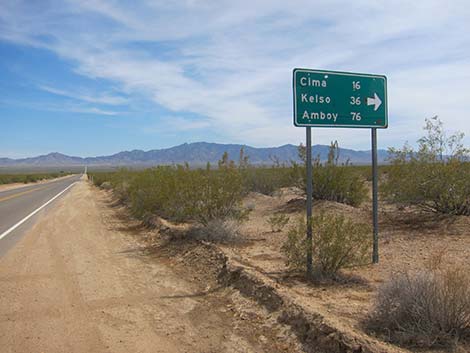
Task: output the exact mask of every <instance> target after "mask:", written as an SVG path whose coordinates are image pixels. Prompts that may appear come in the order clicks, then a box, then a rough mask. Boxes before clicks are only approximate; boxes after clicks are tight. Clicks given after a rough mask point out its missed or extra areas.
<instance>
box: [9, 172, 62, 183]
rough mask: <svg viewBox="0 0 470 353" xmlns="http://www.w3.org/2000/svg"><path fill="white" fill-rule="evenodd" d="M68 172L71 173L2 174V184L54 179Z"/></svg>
mask: <svg viewBox="0 0 470 353" xmlns="http://www.w3.org/2000/svg"><path fill="white" fill-rule="evenodd" d="M68 174H70V173H65V172H63V171H61V172H58V173H30V174H29V173H28V174H0V185H1V184H11V183H24V184H27V183H34V182H36V181H40V180H45V179H54V178H58V177H61V176H65V175H68Z"/></svg>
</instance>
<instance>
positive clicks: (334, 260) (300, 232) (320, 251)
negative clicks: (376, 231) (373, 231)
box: [282, 213, 371, 278]
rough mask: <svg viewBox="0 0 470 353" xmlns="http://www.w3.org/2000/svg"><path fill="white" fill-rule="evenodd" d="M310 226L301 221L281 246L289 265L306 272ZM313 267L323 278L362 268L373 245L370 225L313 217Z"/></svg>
mask: <svg viewBox="0 0 470 353" xmlns="http://www.w3.org/2000/svg"><path fill="white" fill-rule="evenodd" d="M306 230H307V224H306V222H305V219H304V218H300V219H299V220H298V221H297V223H296V224H295V225H294V226H293V227H291V229H290V230H289V232H288V234H287V240H286V241H285V243H284V244H283V246H282V252H283V253H284V255H285V256H286V264H287V266H288V267H289V268H290V269H293V270H304V269H305V266H306V265H305V264H306V257H307V242H306ZM312 234H313V247H312V254H313V266H314V270H315V273H316V274H317V275H318V276H321V277H333V278H334V277H335V276H336V275H337V274H338V272H339V271H340V270H341V269H342V268H346V267H352V266H357V265H362V264H364V263H365V262H366V261H367V259H366V258H367V254H368V252H369V249H370V246H371V237H370V229H369V226H368V225H366V224H362V223H355V222H353V221H351V220H350V219H347V218H345V217H344V216H342V215H339V216H335V215H325V214H324V213H320V214H318V215H315V216H313V217H312Z"/></svg>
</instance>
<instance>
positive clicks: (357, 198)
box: [292, 142, 367, 206]
mask: <svg viewBox="0 0 470 353" xmlns="http://www.w3.org/2000/svg"><path fill="white" fill-rule="evenodd" d="M299 157H300V159H301V160H303V161H304V163H303V164H302V165H299V164H296V163H294V164H293V166H292V174H293V179H295V180H297V186H298V187H299V188H301V189H302V190H305V189H306V187H305V186H306V183H307V177H306V174H307V173H306V168H305V165H306V148H305V147H304V146H302V145H301V146H300V147H299ZM338 160H339V147H338V143H337V142H334V143H332V144H331V146H330V152H329V155H328V160H327V161H326V163H323V164H322V163H321V162H320V157H319V156H318V157H316V158H315V159H314V160H313V170H312V179H313V180H312V185H313V198H314V199H317V200H329V201H336V202H341V203H345V204H348V205H351V206H359V205H360V204H361V203H362V202H363V201H364V200H365V199H366V198H367V189H366V186H365V184H364V180H365V179H364V178H363V176H362V175H363V173H364V172H363V170H362V169H358V168H355V167H352V166H351V165H349V162H346V163H344V164H342V165H340V164H339V162H338Z"/></svg>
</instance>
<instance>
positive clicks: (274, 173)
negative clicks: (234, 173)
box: [242, 166, 294, 195]
mask: <svg viewBox="0 0 470 353" xmlns="http://www.w3.org/2000/svg"><path fill="white" fill-rule="evenodd" d="M242 176H243V183H244V186H245V189H246V190H247V191H254V192H259V193H261V194H264V195H272V194H273V193H274V192H275V191H276V190H279V189H280V188H283V187H288V186H293V185H294V182H293V179H292V171H291V168H288V167H282V166H278V167H251V166H250V167H247V168H245V169H243V170H242Z"/></svg>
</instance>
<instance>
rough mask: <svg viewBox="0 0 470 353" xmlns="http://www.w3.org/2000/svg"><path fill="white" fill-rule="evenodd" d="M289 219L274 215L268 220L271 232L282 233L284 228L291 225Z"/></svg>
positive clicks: (284, 216)
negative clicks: (288, 224)
mask: <svg viewBox="0 0 470 353" xmlns="http://www.w3.org/2000/svg"><path fill="white" fill-rule="evenodd" d="M289 219H290V218H289V217H288V216H287V215H285V214H282V213H280V214H277V215H276V214H274V215H272V216H270V217H269V218H268V224H269V225H270V226H271V231H272V232H273V233H274V232H281V231H282V230H283V229H284V227H285V226H286V225H287V223H289Z"/></svg>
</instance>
